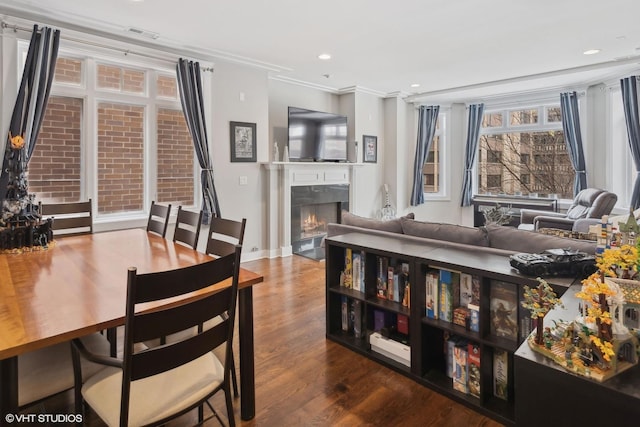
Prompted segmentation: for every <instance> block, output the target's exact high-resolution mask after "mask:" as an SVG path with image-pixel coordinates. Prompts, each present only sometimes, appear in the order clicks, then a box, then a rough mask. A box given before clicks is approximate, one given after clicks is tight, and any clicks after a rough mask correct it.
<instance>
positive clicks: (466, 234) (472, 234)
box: [400, 218, 489, 246]
mask: <svg viewBox="0 0 640 427" xmlns="http://www.w3.org/2000/svg"><path fill="white" fill-rule="evenodd" d="M400 223H401V224H402V231H403V233H404V234H408V235H410V236H417V237H427V238H430V239H436V240H444V241H448V242H454V243H463V244H465V245H475V246H489V240H488V239H487V233H486V231H485V230H484V229H483V228H475V227H466V226H464V225H455V224H446V223H437V222H422V221H416V220H412V219H407V218H400Z"/></svg>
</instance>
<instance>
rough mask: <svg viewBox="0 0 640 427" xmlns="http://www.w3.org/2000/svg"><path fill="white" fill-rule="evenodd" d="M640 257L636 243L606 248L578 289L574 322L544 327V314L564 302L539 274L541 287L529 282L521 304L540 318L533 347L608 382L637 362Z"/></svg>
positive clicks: (573, 369)
mask: <svg viewBox="0 0 640 427" xmlns="http://www.w3.org/2000/svg"><path fill="white" fill-rule="evenodd" d="M639 262H640V259H639V258H638V250H637V249H636V247H635V246H630V245H622V246H621V247H610V248H606V249H604V250H603V251H602V253H601V255H600V256H599V257H598V259H597V267H598V271H597V272H595V273H593V274H592V275H590V276H589V277H587V278H586V279H584V280H582V288H581V290H580V292H578V293H576V297H577V298H579V299H580V300H581V304H580V312H579V313H578V315H577V316H576V318H575V319H574V320H573V321H571V322H567V321H562V320H560V321H556V322H554V325H553V326H548V325H547V326H544V323H543V321H544V317H545V316H546V314H547V313H548V312H549V311H550V310H551V309H552V308H554V307H555V306H559V305H561V304H562V302H561V301H560V300H559V299H558V298H557V296H556V294H555V293H554V292H553V290H552V289H551V287H550V286H549V285H548V284H547V283H546V282H545V281H544V280H543V279H540V278H538V281H539V282H540V285H539V286H538V287H537V288H533V289H529V288H526V287H525V293H524V300H523V302H522V306H523V307H524V308H526V309H528V310H530V311H531V317H532V318H535V319H537V322H536V333H535V335H534V334H531V335H530V336H529V337H528V339H527V342H528V344H529V347H531V349H533V350H534V351H536V352H539V353H541V354H543V355H544V356H545V357H547V358H549V359H551V360H553V361H554V362H555V363H557V364H559V365H561V366H563V367H564V368H565V369H567V370H568V371H571V372H574V373H576V374H578V375H583V376H585V377H588V378H591V379H594V380H596V381H600V382H602V381H606V380H607V379H609V378H611V377H613V376H614V375H617V374H619V373H621V372H623V371H625V370H627V369H629V368H631V367H633V366H635V365H636V364H637V363H638V354H639V351H640V341H639V340H638V332H639V331H640V322H639V321H638V316H639V315H640V281H636V280H630V279H628V278H630V277H635V275H636V274H637V269H638V265H639Z"/></svg>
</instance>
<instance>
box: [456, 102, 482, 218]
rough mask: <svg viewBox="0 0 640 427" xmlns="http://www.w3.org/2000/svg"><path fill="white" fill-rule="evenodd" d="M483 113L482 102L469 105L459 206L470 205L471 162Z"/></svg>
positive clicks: (471, 185) (473, 159) (474, 157)
mask: <svg viewBox="0 0 640 427" xmlns="http://www.w3.org/2000/svg"><path fill="white" fill-rule="evenodd" d="M483 115H484V104H471V105H469V121H468V122H467V144H466V148H465V156H464V176H463V177H462V203H461V204H460V206H463V207H464V206H471V198H472V196H473V194H472V190H473V188H472V187H473V163H474V162H475V159H476V153H477V152H478V143H479V142H480V125H482V116H483Z"/></svg>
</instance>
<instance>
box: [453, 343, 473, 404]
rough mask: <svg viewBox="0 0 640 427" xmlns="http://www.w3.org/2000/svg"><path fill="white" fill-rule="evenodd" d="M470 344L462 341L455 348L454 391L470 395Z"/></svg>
mask: <svg viewBox="0 0 640 427" xmlns="http://www.w3.org/2000/svg"><path fill="white" fill-rule="evenodd" d="M467 348H468V344H467V343H466V342H464V341H461V342H460V343H458V344H457V345H455V346H454V347H453V363H454V365H453V389H454V390H458V391H460V392H462V393H465V394H466V393H468V392H469V390H468V388H467V381H468V379H467V378H468V362H467V359H468V352H467Z"/></svg>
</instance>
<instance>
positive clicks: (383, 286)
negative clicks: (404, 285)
mask: <svg viewBox="0 0 640 427" xmlns="http://www.w3.org/2000/svg"><path fill="white" fill-rule="evenodd" d="M388 268H389V260H388V259H387V258H386V257H378V272H377V280H376V296H377V297H378V298H382V299H387V277H388V275H389V272H388Z"/></svg>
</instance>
